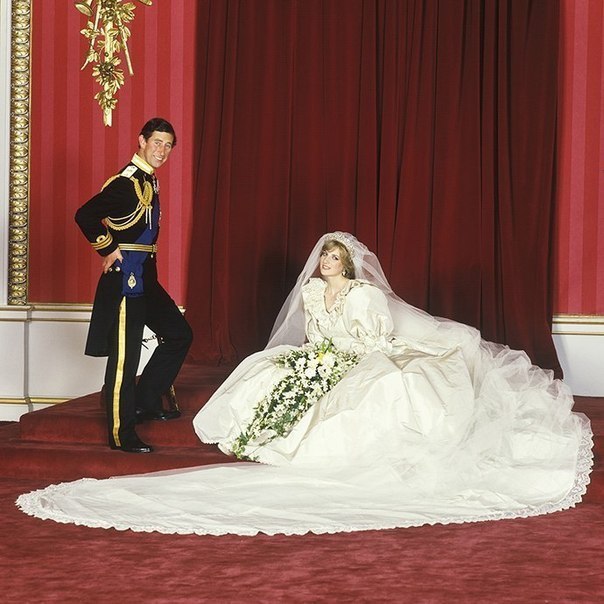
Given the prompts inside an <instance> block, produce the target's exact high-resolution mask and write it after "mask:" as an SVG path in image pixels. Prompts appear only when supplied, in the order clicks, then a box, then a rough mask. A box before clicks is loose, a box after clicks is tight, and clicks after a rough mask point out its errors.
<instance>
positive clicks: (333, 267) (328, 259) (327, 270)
mask: <svg viewBox="0 0 604 604" xmlns="http://www.w3.org/2000/svg"><path fill="white" fill-rule="evenodd" d="M319 270H320V271H321V276H322V277H335V276H336V275H341V274H342V271H343V270H344V264H343V263H342V260H341V253H340V250H339V249H338V248H337V247H334V248H333V249H331V250H323V251H322V252H321V258H320V260H319Z"/></svg>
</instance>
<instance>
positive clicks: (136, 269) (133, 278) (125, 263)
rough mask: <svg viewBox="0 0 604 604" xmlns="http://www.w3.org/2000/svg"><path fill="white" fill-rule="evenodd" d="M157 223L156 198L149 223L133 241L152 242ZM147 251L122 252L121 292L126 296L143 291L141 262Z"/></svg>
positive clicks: (145, 257) (142, 292) (134, 296)
mask: <svg viewBox="0 0 604 604" xmlns="http://www.w3.org/2000/svg"><path fill="white" fill-rule="evenodd" d="M158 224H159V202H158V201H157V198H156V203H155V204H154V205H153V211H152V214H151V225H149V228H146V229H145V230H144V231H143V233H142V234H141V236H140V237H139V238H138V239H137V240H136V241H135V242H134V243H142V244H146V245H150V244H152V243H153V242H154V241H155V239H156V237H157V232H158ZM148 254H149V252H134V251H125V250H124V251H123V252H122V257H123V260H122V264H121V271H122V294H123V295H124V296H126V297H128V298H136V297H137V296H142V295H143V294H144V293H145V290H144V285H143V263H144V262H145V260H146V259H147V255H148Z"/></svg>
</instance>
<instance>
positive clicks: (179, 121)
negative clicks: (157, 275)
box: [28, 0, 604, 315]
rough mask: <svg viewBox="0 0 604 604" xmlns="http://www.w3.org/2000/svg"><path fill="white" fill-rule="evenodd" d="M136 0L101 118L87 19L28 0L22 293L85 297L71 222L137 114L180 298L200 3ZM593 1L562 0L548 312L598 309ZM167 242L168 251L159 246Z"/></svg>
mask: <svg viewBox="0 0 604 604" xmlns="http://www.w3.org/2000/svg"><path fill="white" fill-rule="evenodd" d="M135 4H136V18H135V21H134V23H133V24H132V27H131V30H132V39H131V41H130V43H129V47H130V52H131V56H132V62H133V65H134V71H135V75H134V77H132V78H130V77H128V76H126V84H125V86H124V87H123V88H122V90H121V91H120V92H119V95H118V99H119V100H118V107H117V111H115V112H114V116H113V120H114V125H113V127H111V128H106V127H105V126H103V123H102V116H101V112H100V109H99V108H98V105H97V104H96V101H95V100H94V99H93V96H94V94H95V92H96V89H95V87H94V83H93V80H92V77H91V74H90V68H89V67H88V68H87V69H86V70H85V71H84V72H80V66H81V64H82V62H83V57H84V53H85V50H86V43H85V41H84V39H83V37H82V36H81V35H80V34H79V30H80V29H82V28H83V27H84V25H85V18H84V17H83V15H81V14H80V13H79V12H78V11H77V10H76V9H75V8H74V6H73V2H71V1H70V0H32V5H33V27H32V44H33V49H32V116H31V129H32V133H31V163H30V166H31V174H30V183H31V191H30V264H29V295H28V299H29V301H30V302H41V303H61V302H65V303H76V302H90V301H92V297H93V291H94V287H95V284H96V274H98V270H99V266H100V263H99V259H98V258H97V257H96V255H95V254H94V253H92V251H91V250H90V249H89V246H88V244H87V243H86V242H85V241H84V239H83V237H82V236H81V235H80V233H79V231H78V230H77V228H76V226H75V223H74V222H73V214H74V212H75V210H76V208H77V207H78V206H79V205H81V204H82V203H83V202H84V201H86V200H87V199H88V198H89V197H91V196H92V195H93V194H94V193H95V192H96V191H97V190H98V189H99V188H100V186H101V185H102V183H103V182H104V181H105V179H106V178H107V177H108V176H110V175H111V174H113V173H115V172H116V171H117V170H119V168H120V167H121V166H122V165H123V164H124V163H125V162H126V161H127V160H128V159H129V158H130V155H131V154H132V153H133V152H134V150H135V145H136V136H137V134H138V130H139V128H140V126H141V125H142V123H143V122H144V121H145V120H146V119H147V118H148V117H151V116H153V115H162V116H163V117H166V118H168V119H170V120H171V121H172V122H173V124H174V126H175V128H176V131H177V134H178V146H177V148H176V150H175V151H174V153H173V154H172V156H171V158H170V161H169V163H168V164H167V166H166V167H164V168H162V170H161V171H160V173H159V176H160V180H161V185H162V208H163V224H162V236H161V241H160V244H161V249H160V254H159V259H160V271H161V274H162V281H163V282H164V284H165V285H166V286H167V288H168V289H169V291H170V292H171V294H172V295H173V297H174V298H175V300H176V301H177V303H179V304H183V303H184V301H185V287H186V273H187V255H186V254H187V250H188V244H189V240H190V237H191V233H190V231H189V225H190V223H191V220H190V218H191V211H192V207H193V200H192V188H193V178H194V168H193V161H192V158H193V145H194V141H193V140H192V139H191V136H192V133H193V120H194V111H195V99H194V85H195V76H194V74H195V58H194V49H195V46H196V44H197V40H196V33H195V24H196V15H195V13H196V10H198V7H199V5H200V4H201V5H203V3H200V2H190V1H188V0H170V1H165V0H157V1H156V2H154V3H153V6H152V7H149V8H146V7H145V6H143V5H142V4H141V3H135ZM603 19H604V11H603V3H602V1H601V0H562V26H561V32H562V35H561V61H560V75H561V78H560V88H561V104H560V145H559V149H560V151H559V177H560V178H559V187H558V190H559V204H558V211H559V220H558V226H559V228H558V232H557V243H556V249H555V253H556V258H557V275H556V294H555V312H556V313H558V314H599V315H604V199H603V196H604V187H603V183H604V164H603V162H602V157H603V154H604V138H603V137H604V110H603V105H602V102H603V98H604V95H603V90H602V86H603V85H604V77H603V48H604V42H603V33H604V32H603V27H602V25H603ZM168 252H169V253H168Z"/></svg>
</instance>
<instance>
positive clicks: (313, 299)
mask: <svg viewBox="0 0 604 604" xmlns="http://www.w3.org/2000/svg"><path fill="white" fill-rule="evenodd" d="M362 283H363V282H362V281H359V280H357V279H350V280H349V281H348V283H346V285H345V286H344V287H343V288H342V289H341V290H340V291H339V292H338V295H337V296H336V298H335V300H334V303H333V305H332V307H331V308H330V309H329V310H327V307H326V306H325V288H326V287H327V283H326V282H325V281H323V279H320V278H319V277H313V278H312V279H310V280H309V281H308V283H307V284H306V285H304V287H303V288H302V292H303V295H304V303H305V304H306V305H307V306H310V307H312V309H313V311H314V312H315V313H320V314H322V315H326V316H327V317H336V318H337V317H338V316H340V315H341V314H342V311H343V309H344V304H345V302H346V296H347V295H348V293H349V292H350V290H351V289H354V288H355V287H358V286H359V285H362Z"/></svg>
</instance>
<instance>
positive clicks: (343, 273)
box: [342, 269, 347, 277]
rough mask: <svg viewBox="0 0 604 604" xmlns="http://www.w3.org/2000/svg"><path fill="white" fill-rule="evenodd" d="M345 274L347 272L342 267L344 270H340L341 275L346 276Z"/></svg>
mask: <svg viewBox="0 0 604 604" xmlns="http://www.w3.org/2000/svg"><path fill="white" fill-rule="evenodd" d="M346 274H347V273H346V269H344V270H343V271H342V277H345V276H346Z"/></svg>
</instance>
